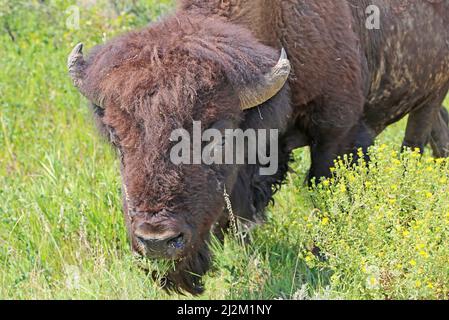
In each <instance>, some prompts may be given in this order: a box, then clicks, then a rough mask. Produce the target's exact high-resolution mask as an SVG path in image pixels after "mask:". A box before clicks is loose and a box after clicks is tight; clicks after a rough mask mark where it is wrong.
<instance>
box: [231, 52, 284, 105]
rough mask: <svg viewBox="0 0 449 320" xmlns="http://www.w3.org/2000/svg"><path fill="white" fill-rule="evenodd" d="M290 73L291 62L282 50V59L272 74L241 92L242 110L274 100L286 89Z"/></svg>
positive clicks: (272, 70) (271, 71) (269, 73)
mask: <svg viewBox="0 0 449 320" xmlns="http://www.w3.org/2000/svg"><path fill="white" fill-rule="evenodd" d="M290 71H291V64H290V61H289V60H288V57H287V53H286V52H285V50H284V48H282V51H281V57H280V59H279V61H278V63H277V64H276V65H275V66H274V67H273V68H272V69H271V70H270V72H268V73H266V74H265V75H264V76H263V77H262V80H261V81H260V82H259V83H257V84H255V85H252V86H249V87H246V88H244V89H243V90H241V91H240V93H239V98H240V106H241V109H242V110H248V109H252V108H254V107H257V106H259V105H261V104H262V103H264V102H266V101H268V100H270V99H271V98H273V97H274V96H275V95H276V94H277V93H278V92H279V91H280V90H281V89H282V88H283V87H284V85H285V83H286V82H287V80H288V77H289V75H290Z"/></svg>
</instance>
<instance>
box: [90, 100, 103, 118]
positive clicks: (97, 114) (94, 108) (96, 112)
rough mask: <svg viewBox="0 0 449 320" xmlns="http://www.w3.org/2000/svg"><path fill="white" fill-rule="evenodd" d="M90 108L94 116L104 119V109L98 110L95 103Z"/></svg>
mask: <svg viewBox="0 0 449 320" xmlns="http://www.w3.org/2000/svg"><path fill="white" fill-rule="evenodd" d="M92 108H93V110H94V113H95V115H96V116H98V117H99V118H103V117H104V109H103V108H100V107H99V106H97V105H96V104H95V103H92Z"/></svg>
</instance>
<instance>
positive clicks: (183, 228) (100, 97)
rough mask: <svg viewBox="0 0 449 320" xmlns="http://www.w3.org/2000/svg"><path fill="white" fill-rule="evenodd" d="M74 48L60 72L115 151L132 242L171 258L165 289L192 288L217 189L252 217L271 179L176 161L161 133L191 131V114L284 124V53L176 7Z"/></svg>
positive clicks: (218, 198) (217, 202) (225, 121)
mask: <svg viewBox="0 0 449 320" xmlns="http://www.w3.org/2000/svg"><path fill="white" fill-rule="evenodd" d="M82 49H83V47H82V44H79V45H77V46H76V47H75V49H74V50H73V52H72V53H71V55H70V56H69V60H68V67H69V73H70V75H71V77H72V79H73V82H74V84H75V86H76V87H77V88H78V89H79V90H80V92H81V93H82V94H83V95H84V96H86V97H87V98H88V99H89V100H90V101H91V102H92V105H93V108H94V115H95V118H96V119H97V122H98V123H99V127H100V129H101V131H102V132H103V133H105V134H106V136H107V137H108V139H109V141H110V142H111V143H112V144H113V145H114V146H115V147H116V149H117V150H118V154H119V156H120V160H121V176H122V185H123V194H124V197H123V198H124V211H125V217H126V222H127V227H128V231H129V235H130V238H131V241H132V245H133V248H134V250H136V251H137V252H139V253H140V254H141V255H144V256H147V257H151V258H162V259H170V260H174V261H176V268H175V269H176V270H173V271H172V272H170V273H169V274H168V275H167V277H166V279H167V282H166V284H167V287H168V288H169V289H175V290H186V291H188V292H191V293H194V294H196V293H199V292H201V276H202V275H203V274H204V273H205V272H206V271H207V269H208V266H209V260H210V257H209V252H208V248H207V243H208V240H209V236H210V234H211V230H212V229H213V226H214V225H221V226H226V224H227V217H226V215H225V214H224V207H225V201H224V199H223V192H224V188H225V187H227V188H228V190H229V192H230V193H231V194H233V195H234V196H233V201H234V200H235V204H236V211H237V212H236V213H237V215H239V216H242V217H248V218H252V217H253V216H254V214H256V211H258V210H259V209H261V208H262V207H264V206H266V205H267V203H268V200H269V198H270V197H271V188H272V184H273V183H274V182H275V180H277V179H279V177H277V178H273V177H271V178H267V180H264V181H262V179H260V177H258V176H257V173H256V170H255V169H254V166H246V165H241V166H235V165H210V166H207V165H204V164H195V165H185V164H183V165H176V164H174V163H173V162H172V161H170V150H171V148H172V147H173V144H174V142H173V141H171V140H170V136H171V134H172V132H173V131H174V130H176V129H179V128H184V129H186V130H189V131H191V130H192V123H193V121H201V123H202V127H203V129H207V128H215V129H217V130H224V129H226V128H243V129H245V128H248V127H251V128H268V129H269V128H283V127H286V125H285V123H286V122H287V121H289V115H290V107H289V104H288V101H289V99H288V91H287V90H288V89H286V88H285V87H286V86H285V83H286V81H287V78H288V75H289V72H290V63H289V62H288V59H287V57H286V55H285V52H282V54H281V58H280V59H279V51H277V50H274V49H272V48H269V47H267V46H264V45H262V44H260V43H259V42H258V41H257V40H256V39H255V38H254V37H253V36H252V35H251V34H250V33H249V32H248V31H246V30H244V29H242V28H240V27H237V26H234V25H230V24H225V23H222V22H219V21H217V20H216V19H211V18H207V17H202V16H183V15H182V14H178V15H177V16H175V17H171V18H168V19H166V20H165V21H163V22H160V23H158V24H154V25H152V26H150V27H148V28H145V29H143V30H140V31H137V32H131V33H128V34H126V35H124V36H121V37H118V38H116V39H114V40H112V41H110V42H109V43H107V44H105V45H102V46H98V47H96V48H95V49H93V50H92V52H91V53H90V55H89V56H88V57H87V58H84V56H83V52H82ZM259 106H260V108H256V110H255V111H253V110H254V108H255V107H259ZM279 108H280V109H279ZM257 179H259V180H257ZM261 185H262V187H260V186H261ZM235 194H238V197H235ZM261 198H263V199H262V200H261Z"/></svg>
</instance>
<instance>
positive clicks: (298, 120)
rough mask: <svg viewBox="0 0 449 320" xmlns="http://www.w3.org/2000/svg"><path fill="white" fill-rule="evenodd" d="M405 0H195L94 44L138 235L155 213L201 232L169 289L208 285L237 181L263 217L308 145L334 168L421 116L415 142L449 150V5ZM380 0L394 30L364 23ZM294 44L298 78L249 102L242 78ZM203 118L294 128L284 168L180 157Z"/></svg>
mask: <svg viewBox="0 0 449 320" xmlns="http://www.w3.org/2000/svg"><path fill="white" fill-rule="evenodd" d="M368 2H369V3H368ZM393 2H394V1H392V2H391V3H393ZM437 2H438V1H437ZM391 3H390V1H386V0H373V1H365V0H361V1H356V0H339V1H335V0H291V1H281V0H251V1H249V0H246V1H245V0H229V1H223V0H210V1H205V0H183V1H181V2H180V4H179V8H178V10H177V12H176V13H175V14H174V15H172V16H170V17H167V18H166V19H165V20H163V21H162V22H159V23H156V24H152V25H151V26H149V27H147V28H144V29H142V30H140V31H136V32H131V33H128V34H126V35H124V36H121V37H118V38H116V39H114V40H112V41H110V42H108V43H107V44H105V45H103V46H100V47H97V48H95V49H94V50H92V52H91V53H90V56H89V59H88V60H87V62H86V66H85V79H84V81H83V83H82V88H80V89H81V90H82V91H83V92H85V93H86V96H88V97H89V98H90V99H91V100H92V101H101V102H102V106H104V109H100V108H98V107H95V108H96V109H95V110H96V112H95V115H96V118H97V120H98V122H99V123H100V127H101V128H102V131H103V132H106V133H107V135H108V136H109V137H110V140H111V142H112V143H114V144H115V145H116V146H117V148H118V149H120V150H121V154H122V155H123V159H122V177H123V184H124V185H125V186H126V187H127V190H128V194H129V201H130V202H129V203H128V202H127V201H126V200H125V201H124V206H125V211H128V210H129V211H132V212H134V213H136V215H135V217H133V218H132V219H130V217H129V216H126V219H127V225H128V229H129V233H130V238H131V239H132V242H133V246H134V248H135V249H136V250H139V246H138V245H137V243H136V240H135V237H134V234H133V232H134V230H135V228H136V226H137V225H139V224H141V223H143V222H146V223H149V224H151V225H152V226H153V227H154V229H155V230H164V229H165V228H169V227H170V228H177V227H179V226H181V225H182V226H183V227H184V228H189V229H190V230H191V231H192V232H191V234H192V235H191V239H189V240H190V241H189V244H190V246H189V248H188V250H187V251H186V252H185V253H184V256H183V257H182V258H181V259H179V261H178V262H177V265H176V270H173V271H172V272H171V273H170V274H168V275H167V279H168V282H167V288H168V289H173V290H186V291H188V292H191V293H194V294H197V293H200V292H201V291H202V284H201V276H202V275H203V274H204V273H205V272H206V271H207V269H208V268H209V263H210V256H209V250H208V248H207V242H208V239H209V234H210V231H211V229H212V226H213V225H214V224H220V225H222V226H225V225H226V224H227V218H226V216H225V215H224V211H223V208H224V201H223V196H222V194H223V188H224V185H226V186H227V187H228V190H230V191H231V192H232V194H231V196H232V202H233V205H234V206H235V208H234V209H235V211H236V213H237V214H238V215H239V216H240V217H242V218H245V219H247V220H256V219H258V217H259V216H260V215H262V213H263V211H264V208H265V207H266V206H267V205H268V203H269V202H270V200H272V196H273V193H274V191H275V190H277V188H278V187H279V186H280V185H281V183H282V181H283V180H284V178H285V174H286V172H287V170H288V162H289V159H290V153H291V151H292V149H294V148H296V147H301V146H304V145H310V146H311V152H312V167H311V170H310V177H321V176H327V175H329V168H330V166H331V165H332V161H333V160H334V159H335V157H336V156H337V155H341V154H343V153H346V152H349V151H352V150H354V149H355V148H359V147H361V148H364V149H366V148H367V147H368V146H370V145H371V144H372V142H373V140H374V138H375V136H376V135H377V134H379V133H380V132H381V131H382V130H383V129H384V128H385V127H386V126H387V125H389V124H390V123H393V122H395V121H397V120H399V119H401V118H402V117H403V116H405V115H406V114H409V113H411V118H410V125H409V128H408V130H407V134H406V139H405V142H404V145H406V146H412V147H415V146H416V147H423V146H424V145H425V144H426V143H427V142H429V139H431V141H432V144H433V146H434V150H435V153H436V154H437V155H447V153H448V149H449V129H448V127H447V121H446V120H447V119H446V116H447V114H445V113H444V112H440V106H441V104H442V101H443V99H444V96H445V94H446V93H447V90H448V88H449V45H448V43H449V36H448V33H447V25H445V21H447V18H448V15H449V10H447V9H449V1H446V0H444V1H443V2H440V3H436V4H430V3H428V2H426V1H417V0H410V1H407V3H406V4H405V5H404V6H402V7H401V9H403V10H402V11H401V12H402V13H397V9H398V8H397V7H396V5H394V4H391ZM368 4H376V5H378V6H379V7H380V8H381V10H382V13H383V15H382V21H381V22H382V27H381V30H374V31H369V30H366V28H364V23H365V19H366V15H365V8H366V7H367V5H368ZM444 9H446V10H445V11H444ZM429 35H431V36H429ZM281 46H283V47H284V48H285V49H286V50H287V51H288V54H289V57H290V59H291V62H292V65H293V74H292V76H291V80H290V82H289V85H286V86H285V87H284V89H283V90H282V91H281V92H279V93H278V94H277V95H276V96H275V97H274V98H272V99H271V100H269V101H267V102H266V103H265V104H263V105H261V106H259V107H258V108H256V109H254V110H249V111H246V112H242V111H241V110H240V109H239V99H238V90H239V88H242V87H244V86H248V85H250V84H251V83H255V82H258V81H260V79H261V77H262V76H263V74H264V73H265V72H267V71H268V70H269V69H270V68H271V67H272V66H273V65H274V64H275V63H276V60H277V57H278V55H279V51H280V50H279V49H280V48H281ZM290 89H291V92H290ZM193 120H200V121H202V123H203V126H204V127H205V128H208V127H211V126H212V127H213V126H214V125H216V124H217V122H219V123H223V122H224V123H225V124H226V126H227V127H228V128H236V127H239V128H243V129H245V128H266V129H269V128H277V129H280V130H281V146H280V150H279V153H280V161H281V164H280V168H279V171H278V173H277V174H276V175H275V176H272V177H262V176H259V175H258V166H249V165H248V166H211V167H206V166H201V165H197V166H195V165H192V166H185V165H183V166H175V165H173V164H172V163H171V162H170V160H169V152H170V148H171V146H172V143H171V142H170V140H169V136H170V134H171V132H172V131H173V130H174V129H178V128H185V129H187V130H191V127H192V121H193ZM205 128H203V129H205Z"/></svg>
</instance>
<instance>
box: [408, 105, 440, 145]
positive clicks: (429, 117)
mask: <svg viewBox="0 0 449 320" xmlns="http://www.w3.org/2000/svg"><path fill="white" fill-rule="evenodd" d="M438 112H439V107H438V109H437V108H434V107H433V106H432V108H429V107H427V106H426V107H422V108H419V109H417V110H415V111H412V112H411V113H410V116H409V119H408V123H407V130H406V132H405V139H404V142H403V144H402V147H403V149H405V148H411V149H413V150H414V149H417V148H418V149H419V150H420V151H421V153H422V152H424V148H425V146H426V145H427V143H428V142H429V137H430V135H431V133H432V129H433V126H434V123H435V118H436V117H437V113H438Z"/></svg>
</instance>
